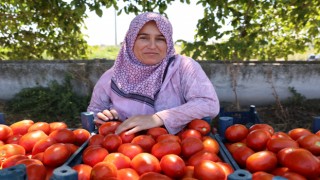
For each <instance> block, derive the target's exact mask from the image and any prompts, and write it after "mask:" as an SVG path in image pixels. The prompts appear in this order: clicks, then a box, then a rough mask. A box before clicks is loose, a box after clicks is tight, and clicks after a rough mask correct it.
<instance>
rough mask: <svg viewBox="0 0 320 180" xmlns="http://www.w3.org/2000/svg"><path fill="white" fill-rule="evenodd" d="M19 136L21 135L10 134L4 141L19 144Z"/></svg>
mask: <svg viewBox="0 0 320 180" xmlns="http://www.w3.org/2000/svg"><path fill="white" fill-rule="evenodd" d="M21 137H22V135H21V134H15V135H11V136H9V137H8V138H7V140H6V141H5V142H6V144H19V140H20V138H21Z"/></svg>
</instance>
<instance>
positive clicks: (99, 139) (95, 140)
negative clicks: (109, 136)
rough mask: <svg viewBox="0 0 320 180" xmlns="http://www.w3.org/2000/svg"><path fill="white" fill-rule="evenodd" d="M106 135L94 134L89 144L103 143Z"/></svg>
mask: <svg viewBox="0 0 320 180" xmlns="http://www.w3.org/2000/svg"><path fill="white" fill-rule="evenodd" d="M103 139H104V136H102V135H101V134H94V135H92V136H91V138H90V139H89V142H88V145H89V146H91V145H102V142H103Z"/></svg>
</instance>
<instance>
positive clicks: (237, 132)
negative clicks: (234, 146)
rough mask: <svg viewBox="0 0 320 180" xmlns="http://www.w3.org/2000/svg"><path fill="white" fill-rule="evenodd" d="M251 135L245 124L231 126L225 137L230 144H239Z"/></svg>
mask: <svg viewBox="0 0 320 180" xmlns="http://www.w3.org/2000/svg"><path fill="white" fill-rule="evenodd" d="M248 133H249V130H248V128H247V127H246V126H245V125H243V124H233V125H231V126H229V127H228V128H227V129H226V131H225V133H224V136H225V138H226V140H227V141H229V142H239V141H241V140H243V139H245V138H246V137H247V135H248Z"/></svg>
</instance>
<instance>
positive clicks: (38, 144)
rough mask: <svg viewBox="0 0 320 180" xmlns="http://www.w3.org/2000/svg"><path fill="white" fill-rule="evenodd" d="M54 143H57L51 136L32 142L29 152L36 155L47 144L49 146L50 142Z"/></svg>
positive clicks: (42, 150)
mask: <svg viewBox="0 0 320 180" xmlns="http://www.w3.org/2000/svg"><path fill="white" fill-rule="evenodd" d="M55 143H57V141H56V140H54V139H53V138H51V137H47V138H45V139H41V140H39V141H38V142H36V143H35V144H34V146H33V148H32V152H31V153H32V155H36V154H38V153H40V152H44V151H45V150H46V149H47V148H48V147H49V146H51V145H52V144H55Z"/></svg>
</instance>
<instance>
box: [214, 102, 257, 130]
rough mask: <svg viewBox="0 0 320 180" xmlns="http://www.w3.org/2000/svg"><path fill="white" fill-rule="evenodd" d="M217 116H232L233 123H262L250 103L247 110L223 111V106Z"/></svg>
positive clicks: (248, 124)
mask: <svg viewBox="0 0 320 180" xmlns="http://www.w3.org/2000/svg"><path fill="white" fill-rule="evenodd" d="M219 117H232V118H233V124H244V125H247V126H250V125H252V124H258V123H262V121H261V120H260V118H259V116H258V113H257V111H256V107H255V105H251V106H250V108H249V111H229V112H228V111H224V108H220V112H219Z"/></svg>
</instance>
